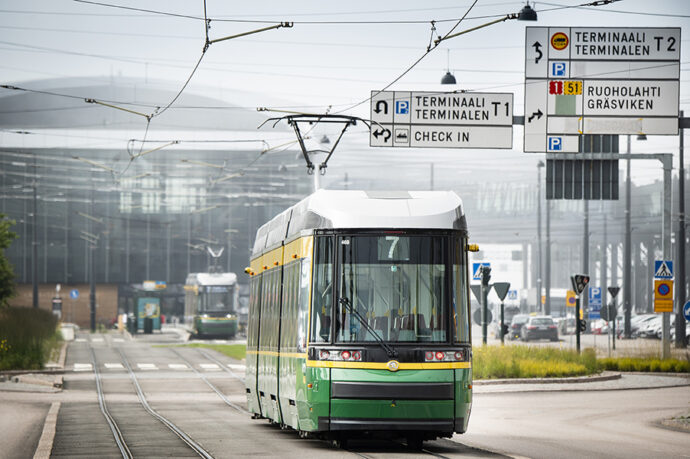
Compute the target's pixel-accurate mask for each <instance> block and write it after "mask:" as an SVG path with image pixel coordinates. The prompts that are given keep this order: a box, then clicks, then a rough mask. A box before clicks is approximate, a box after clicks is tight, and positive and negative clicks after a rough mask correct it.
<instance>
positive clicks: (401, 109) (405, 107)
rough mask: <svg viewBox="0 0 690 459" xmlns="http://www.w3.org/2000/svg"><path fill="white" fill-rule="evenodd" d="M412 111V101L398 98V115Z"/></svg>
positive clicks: (396, 103) (396, 112)
mask: <svg viewBox="0 0 690 459" xmlns="http://www.w3.org/2000/svg"><path fill="white" fill-rule="evenodd" d="M408 113H410V102H409V101H407V100H396V101H395V114H396V115H407V114H408Z"/></svg>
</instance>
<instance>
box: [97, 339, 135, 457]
mask: <svg viewBox="0 0 690 459" xmlns="http://www.w3.org/2000/svg"><path fill="white" fill-rule="evenodd" d="M89 350H90V351H91V363H92V365H93V372H94V374H95V375H96V392H97V394H98V406H99V407H100V409H101V413H103V416H104V417H105V420H106V421H107V422H108V426H109V427H110V431H111V432H112V433H113V437H115V443H117V447H118V448H120V453H122V457H123V458H125V459H131V458H133V457H134V456H133V455H132V452H131V451H130V450H129V447H128V446H127V442H125V438H124V436H123V435H122V431H121V430H120V428H119V427H118V426H117V422H115V419H113V416H112V415H111V414H110V411H108V406H107V405H106V403H105V394H104V393H103V386H102V385H101V373H100V372H99V371H98V363H97V362H96V353H95V352H94V350H93V348H92V347H91V345H89Z"/></svg>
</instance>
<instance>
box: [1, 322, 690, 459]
mask: <svg viewBox="0 0 690 459" xmlns="http://www.w3.org/2000/svg"><path fill="white" fill-rule="evenodd" d="M177 336H178V335H176V334H173V333H166V334H154V335H149V336H139V337H137V338H135V339H134V340H129V339H128V338H127V337H123V336H122V335H119V334H115V333H111V334H107V335H101V334H93V335H92V334H88V333H80V334H78V335H77V339H78V341H75V342H73V343H71V344H70V347H69V352H68V357H67V361H66V365H65V370H66V372H65V377H64V380H65V383H64V390H63V391H62V392H59V393H49V392H22V391H9V390H2V389H3V388H2V387H0V444H1V445H2V448H0V457H3V458H4V457H11V458H14V457H32V455H33V451H34V450H35V448H36V446H37V444H38V439H39V437H40V435H41V431H42V430H43V420H44V419H45V416H46V413H47V412H48V409H49V408H50V405H51V403H52V402H55V401H59V402H61V406H60V410H59V412H58V416H57V426H56V433H55V437H54V441H53V447H52V453H51V457H79V456H81V457H123V455H122V452H121V450H120V449H119V447H118V445H117V443H116V441H115V436H114V435H113V433H112V430H111V427H110V425H109V424H108V421H107V420H106V417H105V416H104V415H103V413H102V411H101V408H100V407H99V399H98V397H97V391H96V387H97V383H96V376H95V374H94V367H93V364H94V363H95V364H96V368H98V370H99V373H100V375H101V387H102V391H103V394H104V399H103V402H104V406H105V408H106V410H107V412H108V413H109V414H110V416H111V419H112V422H113V423H115V424H116V425H117V426H119V429H120V431H121V433H122V437H123V438H124V441H125V442H126V444H127V445H128V448H129V450H130V452H131V454H132V456H133V457H199V454H198V453H197V452H195V451H194V449H192V448H191V447H190V446H189V444H188V443H189V442H187V441H185V440H184V439H183V438H181V436H180V434H179V433H175V432H174V431H173V430H171V429H170V428H169V427H167V426H166V425H164V423H163V422H162V421H161V419H159V418H158V417H157V416H159V417H162V418H164V419H166V420H167V421H168V422H169V423H170V424H173V425H174V426H175V427H176V428H177V429H179V431H180V432H183V435H184V436H186V437H187V438H188V439H190V440H192V442H193V443H195V444H197V445H198V446H199V447H200V448H202V449H203V450H204V451H205V452H207V454H208V455H209V456H212V457H216V458H226V457H228V458H230V457H243V456H258V457H294V458H300V459H306V458H322V457H326V458H328V457H345V458H347V457H366V458H384V457H400V456H404V457H406V458H415V457H431V456H435V457H452V458H459V457H501V456H512V457H519V456H522V457H534V458H538V457H545V458H546V457H549V458H552V457H578V458H581V457H621V458H622V457H625V458H630V457H688V455H690V433H687V432H676V431H671V430H667V429H662V428H660V427H659V426H658V425H657V424H656V422H657V421H658V420H659V419H661V418H665V417H670V416H674V415H677V414H688V413H689V412H690V388H689V387H690V386H688V385H687V384H686V385H684V386H682V387H675V388H663V389H659V388H657V389H645V390H639V389H635V390H629V389H627V390H619V389H621V388H623V387H624V386H625V384H623V382H620V383H616V382H609V383H606V384H608V385H602V384H600V385H595V384H592V385H589V386H587V385H579V386H577V390H573V388H572V386H573V385H557V384H552V385H548V386H550V387H546V388H545V387H543V386H538V385H530V384H526V385H524V384H521V385H514V386H513V385H511V386H505V387H498V388H497V387H495V386H491V387H487V386H479V385H477V386H475V387H476V390H475V395H474V406H473V410H472V417H471V420H470V428H469V432H468V433H467V434H465V435H456V436H455V437H454V438H453V439H452V440H438V441H433V442H426V443H425V447H424V450H423V451H421V452H412V451H410V450H408V449H407V448H406V446H405V445H403V444H400V443H395V442H392V441H385V440H381V441H354V442H352V443H351V444H349V445H348V449H347V450H341V449H336V448H334V447H333V446H331V445H329V444H327V443H326V442H323V441H319V440H304V439H300V438H299V437H298V436H297V434H296V433H295V432H293V431H289V430H288V431H283V430H280V429H279V428H277V427H275V426H271V425H269V424H268V422H266V421H265V420H253V419H251V417H250V415H249V414H247V413H246V411H245V410H244V407H245V394H244V384H243V382H242V378H243V369H242V364H241V362H237V361H233V360H232V359H230V358H227V357H225V356H222V355H220V354H216V353H213V352H212V351H200V350H198V349H192V348H178V347H157V346H153V345H154V344H156V343H166V344H171V343H174V342H176V341H177ZM209 357H212V358H209ZM128 367H129V368H131V370H132V372H131V374H130V371H129V370H128ZM640 378H642V379H640ZM644 378H645V377H644V376H639V377H634V378H633V379H634V380H635V381H647V380H645V379H644ZM627 381H628V382H629V381H630V379H628V380H627ZM648 381H653V384H651V383H650V385H655V386H659V385H663V381H664V378H663V377H661V378H659V377H656V379H653V380H652V379H649V380H648ZM669 381H670V379H669ZM673 381H674V384H678V383H679V381H680V384H685V383H690V381H688V380H687V379H680V380H679V379H678V378H674V379H673ZM4 384H9V383H4ZM588 384H589V383H588ZM137 385H138V386H139V387H140V389H141V392H142V396H143V398H144V400H145V404H146V405H147V406H148V407H149V409H150V410H151V411H152V412H153V413H155V415H156V416H154V415H153V414H152V413H151V412H149V411H147V409H146V408H145V406H144V404H142V401H141V399H140V396H139V395H138V394H137V389H136V387H137ZM638 385H639V384H638ZM643 385H644V384H643ZM517 386H519V387H517ZM551 386H552V387H551ZM626 387H631V386H629V385H628V386H626ZM560 389H565V390H560ZM537 391H538V392H537Z"/></svg>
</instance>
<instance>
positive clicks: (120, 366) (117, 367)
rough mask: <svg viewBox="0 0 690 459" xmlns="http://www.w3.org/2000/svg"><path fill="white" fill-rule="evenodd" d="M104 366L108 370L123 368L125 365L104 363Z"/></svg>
mask: <svg viewBox="0 0 690 459" xmlns="http://www.w3.org/2000/svg"><path fill="white" fill-rule="evenodd" d="M103 366H104V367H106V368H107V369H108V370H124V369H125V367H123V366H122V364H121V363H104V364H103Z"/></svg>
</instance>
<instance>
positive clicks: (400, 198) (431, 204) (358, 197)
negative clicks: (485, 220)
mask: <svg viewBox="0 0 690 459" xmlns="http://www.w3.org/2000/svg"><path fill="white" fill-rule="evenodd" d="M323 228H343V229H345V228H348V229H350V228H359V229H364V228H399V229H415V228H417V229H456V230H463V231H467V223H466V221H465V213H464V211H463V207H462V201H461V200H460V197H459V196H458V195H457V194H455V192H453V191H355V190H319V191H317V192H315V193H313V194H311V195H310V196H307V197H306V198H304V199H303V200H302V201H300V202H298V203H297V204H295V205H294V206H292V207H290V208H289V209H287V210H285V211H283V212H281V213H280V214H278V215H276V216H275V217H274V218H273V219H271V220H270V221H269V222H268V223H266V224H264V225H263V226H261V227H260V228H259V230H258V231H257V233H256V240H255V243H254V249H253V250H252V255H253V256H256V255H258V254H260V253H261V252H263V251H264V250H265V249H272V248H273V247H276V246H278V245H280V243H281V242H282V241H283V240H285V239H291V238H292V237H293V236H295V235H297V234H300V233H301V232H302V231H305V230H314V229H323Z"/></svg>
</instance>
